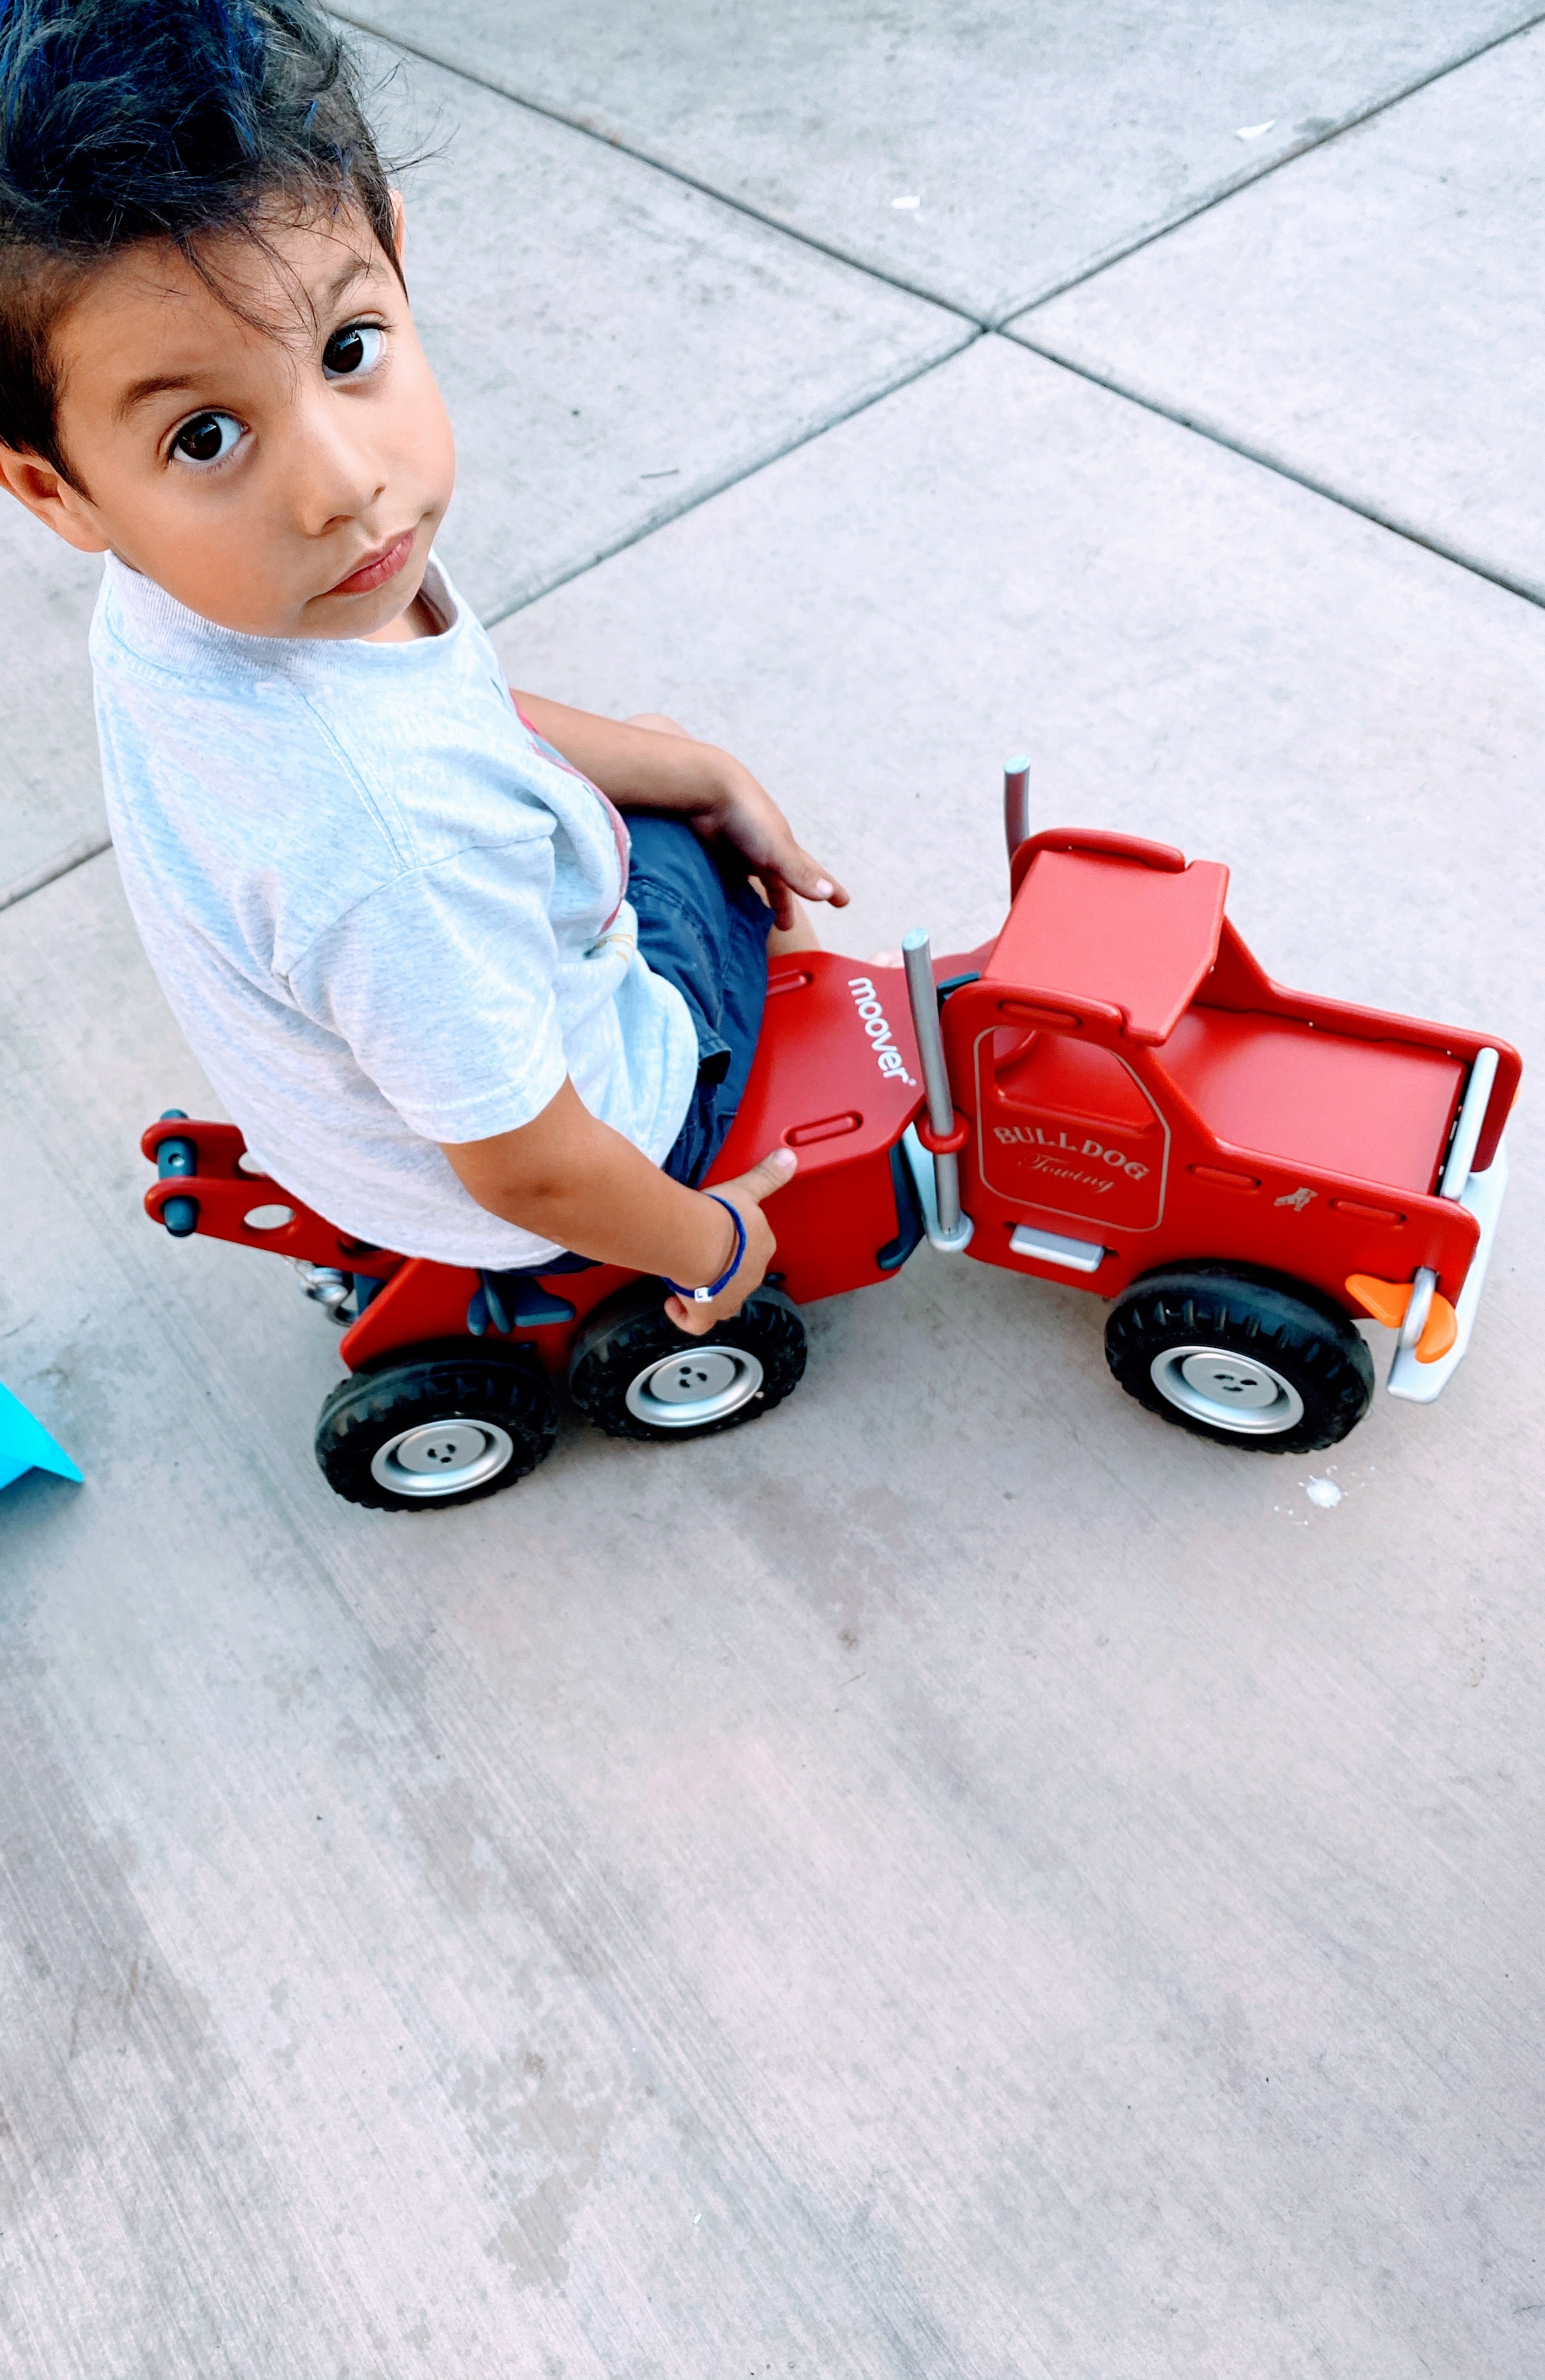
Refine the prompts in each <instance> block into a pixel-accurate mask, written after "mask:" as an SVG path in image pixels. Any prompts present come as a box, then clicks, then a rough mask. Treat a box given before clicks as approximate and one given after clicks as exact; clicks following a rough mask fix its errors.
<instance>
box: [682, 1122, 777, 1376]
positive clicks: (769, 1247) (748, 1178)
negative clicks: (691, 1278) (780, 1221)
mask: <svg viewBox="0 0 1545 2380" xmlns="http://www.w3.org/2000/svg"><path fill="white" fill-rule="evenodd" d="M798 1162H799V1160H798V1158H797V1156H796V1155H795V1153H794V1151H793V1149H792V1148H774V1149H773V1150H772V1151H771V1153H770V1154H769V1155H768V1156H766V1157H764V1158H763V1159H762V1160H761V1163H760V1165H753V1166H752V1168H751V1170H750V1172H748V1173H737V1174H736V1177H735V1179H734V1181H733V1182H715V1183H714V1184H713V1196H715V1197H716V1198H723V1199H724V1201H725V1203H726V1204H727V1205H729V1206H731V1207H733V1208H735V1210H736V1214H737V1215H738V1216H739V1218H740V1220H741V1221H742V1222H743V1223H744V1225H745V1226H746V1253H745V1255H744V1256H743V1257H741V1259H740V1262H739V1264H738V1265H737V1267H736V1271H735V1274H734V1277H733V1279H731V1280H730V1281H726V1282H725V1284H724V1288H723V1289H722V1290H721V1291H720V1293H719V1294H718V1296H717V1297H715V1298H712V1299H710V1300H708V1301H707V1302H705V1303H704V1304H702V1305H699V1304H697V1303H696V1302H695V1301H693V1300H690V1299H687V1298H685V1297H675V1296H672V1297H668V1298H667V1299H666V1300H665V1312H666V1313H667V1315H668V1316H669V1317H670V1318H671V1320H672V1321H673V1322H674V1323H675V1327H676V1329H677V1330H685V1331H686V1332H687V1336H688V1337H689V1338H692V1339H700V1338H702V1337H703V1335H704V1334H705V1332H707V1331H710V1330H712V1329H713V1327H714V1325H715V1323H719V1322H727V1321H728V1320H729V1318H730V1317H731V1315H732V1314H738V1313H739V1311H740V1309H741V1307H742V1306H743V1305H745V1303H746V1300H747V1299H748V1297H749V1296H750V1294H751V1292H752V1291H753V1290H754V1289H760V1286H761V1283H762V1280H763V1278H764V1276H765V1274H766V1271H767V1268H768V1266H769V1265H770V1264H771V1263H772V1257H773V1256H774V1254H775V1253H776V1250H777V1245H778V1243H777V1241H776V1240H775V1239H774V1238H773V1236H772V1226H771V1224H770V1223H769V1222H768V1220H767V1218H766V1216H765V1215H764V1214H763V1213H762V1211H761V1202H762V1200H763V1199H764V1198H770V1197H771V1196H772V1193H773V1191H774V1190H781V1189H782V1188H783V1187H784V1185H785V1183H786V1182H787V1181H788V1180H789V1177H790V1176H791V1175H792V1173H793V1172H794V1171H795V1169H796V1167H797V1164H798ZM721 1220H723V1221H724V1227H725V1230H726V1231H728V1229H729V1222H728V1218H727V1217H725V1218H722V1219H721ZM728 1257H729V1250H728V1249H727V1248H726V1249H725V1251H724V1256H723V1257H721V1258H720V1262H721V1264H723V1263H726V1262H727V1261H728Z"/></svg>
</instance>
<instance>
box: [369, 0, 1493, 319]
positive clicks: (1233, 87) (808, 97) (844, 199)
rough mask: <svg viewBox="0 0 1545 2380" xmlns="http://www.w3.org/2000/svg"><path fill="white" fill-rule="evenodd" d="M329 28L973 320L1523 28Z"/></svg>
mask: <svg viewBox="0 0 1545 2380" xmlns="http://www.w3.org/2000/svg"><path fill="white" fill-rule="evenodd" d="M346 13H347V17H348V18H349V19H350V20H351V21H352V22H354V23H356V24H363V25H370V26H373V27H374V28H375V29H376V30H378V31H381V32H385V33H389V34H393V35H395V36H397V37H399V38H400V39H401V40H403V41H405V42H411V43H412V44H413V45H414V46H415V47H416V48H419V49H421V50H422V51H423V52H425V54H426V55H431V56H434V57H438V58H441V59H443V60H444V61H445V62H446V63H447V64H449V65H452V66H456V67H465V68H467V69H468V71H470V72H473V73H476V74H478V75H481V76H483V77H485V78H486V79H488V80H489V81H491V82H492V83H493V84H494V85H495V86H497V88H499V89H500V90H503V91H510V92H512V93H514V94H515V95H516V96H517V97H520V98H528V99H529V100H531V101H532V102H534V103H536V104H538V105H541V106H545V107H550V108H554V109H555V110H557V111H559V112H560V113H561V114H563V115H566V116H567V117H569V118H571V119H573V120H575V121H577V122H582V123H584V124H587V125H589V126H590V127H591V128H594V129H595V130H596V131H598V132H600V133H601V134H602V136H603V137H604V138H606V139H608V140H623V141H626V142H627V143H628V144H629V145H630V146H633V147H635V148H637V149H638V150H639V151H640V152H642V153H644V154H647V155H649V156H651V157H653V158H656V159H658V160H660V161H661V162H662V163H663V164H668V165H669V166H671V167H672V168H673V169H674V170H675V171H676V172H678V173H682V174H685V175H687V176H692V177H694V178H695V179H698V180H700V181H702V182H705V183H706V184H708V185H709V186H710V187H712V188H715V189H718V190H723V191H724V192H727V193H731V194H733V195H734V196H736V198H738V199H740V200H743V201H744V202H745V203H746V204H747V205H748V206H750V207H753V208H756V209H757V210H759V211H760V212H763V213H765V214H767V215H769V216H771V217H772V218H773V219H774V220H775V221H777V222H779V223H783V224H786V225H789V226H790V227H791V228H793V229H796V230H797V231H798V232H800V233H801V234H803V235H804V236H806V237H809V238H811V239H814V240H818V241H821V242H825V243H829V244H830V245H832V246H833V247H835V248H837V249H840V250H841V251H842V252H843V253H844V254H845V255H849V256H854V257H858V258H859V259H861V260H862V261H864V262H866V263H869V264H872V265H874V266H875V267H877V268H878V269H879V270H881V271H882V272H885V273H892V274H894V275H895V276H896V277H897V278H899V279H900V280H902V281H904V282H906V284H907V285H909V286H910V287H913V288H922V289H926V290H929V291H930V292H931V293H933V294H934V295H936V296H939V297H945V298H948V299H950V300H951V301H952V302H954V303H955V304H957V305H960V306H963V307H965V308H967V310H971V311H973V312H977V313H979V314H981V315H982V316H983V317H985V318H988V319H996V318H998V317H1000V316H1002V315H1003V314H1004V313H1008V312H1012V311H1013V310H1014V309H1015V308H1016V306H1023V305H1025V304H1027V303H1028V302H1029V300H1031V299H1032V298H1036V297H1044V296H1046V295H1047V294H1048V293H1049V292H1050V291H1051V290H1052V289H1054V288H1060V287H1061V286H1062V285H1064V283H1065V282H1067V281H1069V280H1071V279H1073V278H1075V277H1076V276H1077V274H1079V273H1085V272H1088V271H1089V269H1090V268H1091V267H1092V266H1094V265H1095V264H1097V263H1099V262H1100V261H1102V260H1103V259H1105V258H1106V257H1109V256H1111V255H1113V254H1116V253H1120V252H1121V251H1123V250H1125V249H1126V248H1127V247H1129V246H1130V245H1131V243H1132V242H1133V241H1134V240H1135V239H1138V238H1141V237H1144V236H1145V235H1146V234H1148V233H1150V232H1151V231H1153V230H1156V229H1158V228H1159V227H1161V226H1162V225H1165V224H1168V223H1172V222H1174V221H1175V220H1176V219H1177V217H1179V216H1181V215H1183V214H1185V213H1186V212H1189V211H1190V210H1191V209H1192V208H1194V207H1196V206H1198V205H1200V204H1202V203H1204V202H1205V201H1206V200H1208V199H1210V198H1213V197H1216V196H1218V195H1219V194H1221V193H1222V192H1223V191H1226V190H1228V189H1231V188H1235V187H1237V185H1238V184H1239V183H1240V182H1241V181H1243V180H1247V179H1248V178H1250V177H1251V176H1253V175H1255V174H1257V173H1259V171H1260V170H1261V168H1262V167H1263V166H1265V165H1267V164H1271V162H1272V160H1273V159H1276V158H1281V157H1283V156H1285V155H1288V154H1290V153H1292V152H1293V151H1294V150H1295V149H1296V148H1299V147H1302V146H1303V145H1305V144H1306V143H1311V142H1313V141H1315V140H1319V139H1320V138H1321V137H1322V136H1323V134H1324V133H1325V132H1326V131H1327V130H1328V129H1330V128H1331V127H1332V126H1334V125H1337V124H1341V123H1344V122H1346V121H1348V120H1350V119H1352V118H1354V117H1356V115H1360V114H1361V113H1363V112H1364V111H1365V110H1366V109H1368V108H1369V107H1372V106H1376V105H1378V104H1380V103H1381V102H1383V101H1384V100H1387V99H1388V98H1390V97H1391V96H1392V95H1393V93H1395V92H1397V91H1403V90H1406V89H1409V88H1410V87H1411V85H1412V84H1413V83H1415V82H1417V81H1419V80H1421V79H1423V78H1424V77H1426V76H1429V75H1431V74H1433V73H1435V72H1437V71H1438V70H1440V69H1441V68H1442V67H1444V66H1446V65H1448V64H1451V63H1452V62H1453V61H1454V59H1455V58H1457V57H1461V56H1464V55H1467V54H1468V53H1469V52H1470V51H1472V50H1473V49H1474V48H1476V47H1477V45H1478V44H1480V43H1484V42H1487V41H1490V40H1491V39H1494V38H1495V37H1496V36H1498V35H1499V34H1502V33H1505V32H1507V31H1509V30H1512V29H1514V28H1515V27H1516V26H1518V25H1520V24H1523V23H1526V22H1527V21H1529V19H1530V18H1531V17H1532V16H1533V15H1534V14H1535V13H1536V12H1535V11H1534V10H1533V9H1532V8H1530V7H1529V6H1527V0H1525V5H1519V0H1417V5H1405V6H1392V5H1390V0H1357V4H1356V6H1350V7H1349V6H1344V5H1336V0H1298V5H1297V6H1294V7H1292V8H1272V7H1270V6H1259V5H1258V6H1247V7H1240V6H1235V7H1232V8H1223V9H1220V8H1218V7H1215V6H1212V5H1210V0H1178V5H1172V6H1168V7H1165V8H1162V9H1148V10H1142V11H1138V12H1136V13H1135V12H1134V11H1132V10H1131V9H1129V8H1125V7H1123V6H1118V5H1113V0H1101V5H1098V6H1089V0H1054V5H1042V6H1038V7H1036V8H1033V9H1028V8H1019V9H998V10H995V11H989V12H986V13H984V12H983V11H982V10H981V9H979V8H976V7H972V6H969V5H967V0H931V5H929V6H911V7H906V8H894V7H876V6H873V5H872V0H836V5H833V0H784V5H783V6H779V7H776V8H765V9H760V10H746V9H729V8H724V7H722V6H718V5H717V0H690V5H687V0H677V5H675V6H672V7H671V8H669V9H665V10H661V9H654V8H649V7H645V6H638V5H631V6H619V5H618V0H582V5H578V6H576V5H572V0H570V5H561V6H560V5H541V6H527V7H522V8H520V9H519V10H512V9H510V8H508V7H506V6H504V5H503V0H456V5H454V6H452V5H450V0H362V5H359V6H350V7H349V8H348V10H347V12H346ZM1241 133H1249V134H1251V135H1252V136H1253V137H1251V138H1249V139H1247V140H1241V138H1240V137H1239V136H1240V135H1241ZM898 199H901V200H917V201H918V203H917V205H916V206H915V207H913V206H910V205H906V206H902V207H899V208H898V207H897V206H896V205H895V203H894V201H895V200H898Z"/></svg>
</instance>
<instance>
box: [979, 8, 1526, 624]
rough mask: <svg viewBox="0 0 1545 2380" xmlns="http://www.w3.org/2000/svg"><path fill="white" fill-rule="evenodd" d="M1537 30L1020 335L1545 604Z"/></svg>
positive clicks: (1024, 320) (1147, 254)
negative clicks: (1540, 458)
mask: <svg viewBox="0 0 1545 2380" xmlns="http://www.w3.org/2000/svg"><path fill="white" fill-rule="evenodd" d="M1542 106H1545V32H1533V33H1528V34H1526V35H1524V36H1522V37H1521V38H1520V39H1518V40H1516V41H1514V42H1507V43H1505V44H1504V45H1503V46H1502V47H1501V48H1499V49H1494V50H1492V51H1490V53H1489V55H1487V56H1485V57H1483V58H1478V59H1477V60H1476V61H1475V62H1474V64H1472V65H1470V66H1467V67H1465V68H1463V70H1462V71H1460V72H1459V73H1457V74H1454V75H1449V76H1446V77H1445V78H1444V79H1442V81H1441V82H1437V83H1434V84H1433V85H1432V86H1431V87H1430V88H1429V90H1426V91H1421V92H1419V93H1417V96H1416V97H1414V98H1412V99H1409V100H1407V101H1405V102H1404V103H1402V104H1401V105H1400V106H1398V107H1393V108H1392V109H1390V110H1389V112H1388V113H1387V114H1386V115H1381V116H1379V117H1377V118H1376V119H1375V120H1374V121H1373V122H1371V123H1369V124H1366V125H1363V126H1362V127H1360V128H1358V129H1357V130H1356V131H1354V132H1351V133H1348V134H1347V135H1346V137H1345V138H1344V139H1343V140H1336V141H1334V142H1332V144H1331V145H1330V146H1329V147H1327V148H1324V149H1320V150H1317V151H1316V152H1314V154H1313V155H1312V156H1307V157H1301V158H1299V159H1297V160H1296V162H1295V163H1294V164H1291V165H1289V166H1287V167H1286V168H1284V170H1283V172H1282V173H1281V174H1276V175H1273V176H1271V179H1270V180H1269V181H1266V182H1263V183H1262V184H1261V185H1260V186H1259V188H1256V189H1252V190H1247V191H1245V192H1242V193H1241V194H1240V195H1239V196H1238V197H1237V198H1235V199H1233V200H1230V202H1229V204H1228V205H1227V206H1226V207H1223V208H1220V209H1218V210H1217V211H1216V212H1213V213H1211V214H1207V215H1203V216H1201V217H1199V218H1198V221H1196V222H1195V223H1191V224H1187V225H1185V226H1184V227H1183V228H1182V229H1181V230H1179V231H1176V232H1174V233H1173V234H1172V235H1171V236H1170V237H1168V238H1167V239H1163V240H1161V241H1159V242H1157V243H1156V244H1155V245H1154V246H1153V247H1152V248H1149V249H1144V250H1143V252H1142V253H1141V255H1138V256H1133V257H1130V258H1128V259H1127V261H1125V263H1122V264H1118V265H1115V266H1113V268H1112V269H1111V271H1110V272H1108V273H1101V274H1100V275H1099V276H1098V277H1097V278H1096V279H1094V280H1092V281H1089V282H1086V283H1085V284H1084V285H1083V286H1082V287H1081V288H1077V289H1074V290H1070V291H1068V292H1067V293H1066V294H1065V295H1064V296H1063V297H1058V298H1054V299H1053V300H1052V303H1051V304H1050V305H1048V306H1043V307H1040V308H1038V309H1037V310H1035V311H1034V312H1031V313H1028V314H1024V315H1021V316H1020V317H1019V319H1018V321H1017V322H1016V323H1015V324H1014V325H1013V329H1014V331H1015V333H1016V335H1022V336H1023V337H1024V338H1025V339H1026V340H1028V342H1029V343H1030V344H1031V345H1033V346H1036V347H1038V348H1040V350H1042V351H1043V352H1046V353H1050V354H1052V355H1057V356H1062V357H1065V358H1068V359H1069V360H1070V361H1073V362H1075V363H1077V365H1078V366H1079V367H1080V368H1081V369H1082V370H1087V371H1090V372H1093V373H1095V374H1096V375H1097V376H1098V377H1099V378H1101V379H1102V380H1106V381H1109V382H1111V383H1113V384H1115V385H1117V386H1120V387H1124V388H1128V389H1131V390H1132V391H1134V392H1135V393H1137V394H1138V395H1142V396H1144V397H1146V398H1148V399H1150V401H1151V402H1154V403H1156V404H1160V405H1162V406H1164V407H1167V408H1169V409H1170V410H1171V411H1173V412H1175V413H1177V414H1179V415H1182V416H1183V417H1184V418H1185V419H1187V420H1191V421H1195V422H1197V423H1198V424H1200V425H1202V426H1204V427H1207V428H1209V429H1210V430H1212V431H1215V432H1216V433H1217V434H1218V435H1219V436H1222V437H1224V438H1227V439H1230V440H1231V441H1234V442H1236V443H1240V444H1242V445H1243V446H1244V447H1245V448H1247V450H1248V451H1251V452H1253V453H1256V454H1259V455H1264V456H1266V457H1268V458H1270V459H1271V460H1272V461H1274V462H1277V463H1279V464H1281V465H1282V466H1283V468H1287V469H1289V470H1293V471H1297V472H1300V473H1302V474H1304V475H1305V476H1306V477H1308V479H1309V480H1313V481H1315V482H1316V483H1318V484H1319V485H1320V486H1323V487H1326V488H1329V489H1331V490H1332V491H1334V492H1337V493H1338V494H1341V495H1343V496H1344V497H1345V498H1346V499H1347V500H1348V501H1349V502H1352V503H1354V504H1360V505H1362V506H1364V507H1365V508H1366V509H1368V510H1369V511H1370V512H1372V513H1373V514H1375V515H1376V516H1378V517H1380V518H1381V519H1383V520H1387V521H1390V522H1393V523H1394V524H1396V525H1397V526H1399V527H1401V528H1405V529H1407V530H1408V531H1409V532H1410V533H1411V534H1412V535H1414V536H1417V537H1421V538H1425V539H1427V540H1430V541H1431V542H1433V543H1435V544H1437V545H1438V546H1440V547H1441V548H1442V549H1443V550H1445V551H1447V552H1449V553H1457V554H1461V555H1463V556H1464V557H1466V559H1467V560H1469V561H1471V562H1472V563H1474V564H1475V565H1476V566H1478V568H1481V569H1485V570H1489V571H1491V572H1494V573H1495V574H1497V575H1498V576H1499V577H1502V579H1503V580H1505V581H1508V582H1510V583H1511V584H1513V585H1515V586H1516V587H1521V588H1525V589H1528V590H1529V591H1530V592H1531V593H1532V594H1533V595H1534V596H1535V597H1536V598H1537V599H1538V600H1541V601H1545V563H1542V562H1541V559H1540V555H1541V549H1542V545H1545V498H1542V496H1541V492H1540V485H1539V471H1538V470H1537V468H1536V457H1537V455H1538V454H1539V446H1540V441H1541V437H1542V436H1545V404H1542V400H1541V395H1540V391H1541V386H1542V384H1545V299H1542V297H1541V294H1540V286H1539V269H1538V259H1539V250H1540V244H1541V240H1542V239H1545V174H1542V173H1541V170H1540V163H1539V137H1538V136H1539V117H1540V110H1541V107H1542Z"/></svg>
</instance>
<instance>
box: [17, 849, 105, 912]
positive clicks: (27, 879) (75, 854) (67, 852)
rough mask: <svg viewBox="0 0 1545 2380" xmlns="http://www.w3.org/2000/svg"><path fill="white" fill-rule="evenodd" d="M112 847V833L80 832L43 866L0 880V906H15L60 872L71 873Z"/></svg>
mask: <svg viewBox="0 0 1545 2380" xmlns="http://www.w3.org/2000/svg"><path fill="white" fill-rule="evenodd" d="M112 848H113V838H112V836H111V835H110V834H82V835H78V836H77V837H76V839H75V841H74V842H73V843H67V844H66V845H65V848H64V849H63V851H57V852H55V855H54V856H53V858H52V859H45V860H44V861H43V865H42V866H41V867H40V868H29V870H28V872H27V874H26V875H25V876H18V877H17V878H16V880H14V882H12V883H10V884H0V910H6V909H13V908H14V907H15V906H16V904H17V903H18V901H25V900H26V899H27V896H28V894H29V893H31V892H42V891H43V886H44V885H45V884H55V883H57V881H58V880H59V878H60V877H61V876H68V875H70V874H71V873H72V871H73V870H74V869H75V868H84V866H85V865H86V862H87V860H88V859H99V858H100V857H101V856H102V854H103V852H104V851H111V850H112Z"/></svg>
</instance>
